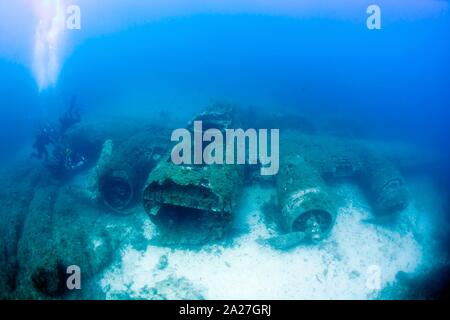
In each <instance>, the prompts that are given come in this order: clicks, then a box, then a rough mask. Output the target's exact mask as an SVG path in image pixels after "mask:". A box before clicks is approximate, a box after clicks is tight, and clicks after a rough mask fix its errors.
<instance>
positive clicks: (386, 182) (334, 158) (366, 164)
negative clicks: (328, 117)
mask: <svg viewBox="0 0 450 320" xmlns="http://www.w3.org/2000/svg"><path fill="white" fill-rule="evenodd" d="M284 138H285V139H284V145H285V148H287V149H289V150H295V153H296V154H297V155H299V156H300V157H302V158H303V159H304V160H305V162H306V163H308V164H309V165H310V166H311V167H312V168H313V169H314V170H317V171H318V172H319V173H320V175H321V176H322V177H323V178H324V179H325V181H326V182H332V181H336V180H339V179H347V180H350V181H353V182H354V183H356V184H358V185H359V186H360V187H361V188H362V189H363V191H364V192H365V193H366V195H367V198H368V200H369V202H370V203H371V205H372V207H373V208H374V214H375V215H377V216H384V215H393V214H395V213H398V212H400V211H401V210H403V209H404V208H405V207H406V206H407V205H408V194H407V190H406V186H405V183H404V179H403V177H402V174H401V173H400V171H399V170H398V169H397V168H396V167H395V166H394V165H393V164H392V162H390V161H389V160H387V159H386V158H385V157H383V156H382V155H380V154H379V153H377V152H376V151H375V150H374V149H373V148H371V147H370V146H369V145H367V144H365V143H364V142H362V141H359V140H353V139H347V138H335V137H329V136H321V135H315V136H311V135H302V134H300V133H296V132H295V131H291V132H289V131H288V132H286V133H285V135H284ZM282 152H283V151H282Z"/></svg>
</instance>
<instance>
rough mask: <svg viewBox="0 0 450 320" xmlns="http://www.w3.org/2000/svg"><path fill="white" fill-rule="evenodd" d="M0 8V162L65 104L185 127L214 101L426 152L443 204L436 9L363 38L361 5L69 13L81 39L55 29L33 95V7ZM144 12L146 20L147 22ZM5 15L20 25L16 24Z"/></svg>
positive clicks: (385, 15) (448, 103)
mask: <svg viewBox="0 0 450 320" xmlns="http://www.w3.org/2000/svg"><path fill="white" fill-rule="evenodd" d="M2 2H4V4H2V5H1V7H0V9H2V11H1V12H0V20H2V22H1V23H0V27H1V29H0V155H1V158H2V159H3V160H6V159H11V158H13V157H14V156H15V155H17V154H19V153H23V152H25V153H27V152H28V151H31V144H32V142H33V138H34V135H35V133H36V130H37V129H38V128H39V125H40V124H42V123H46V122H51V121H56V120H57V118H58V117H59V116H60V115H61V114H62V113H63V112H64V111H65V110H66V108H67V105H68V103H69V100H70V97H71V96H72V95H76V96H77V98H78V101H79V104H80V106H81V108H82V113H83V117H86V118H89V117H91V118H95V117H100V116H102V117H104V116H105V114H115V113H118V114H120V113H132V114H139V113H145V114H152V113H158V112H160V111H161V110H164V111H166V112H168V113H169V114H170V115H171V116H173V117H175V118H180V119H182V120H183V121H184V120H187V119H189V118H190V117H191V116H192V115H194V114H195V113H196V112H198V111H199V110H202V109H203V108H204V107H205V106H206V105H208V103H210V102H212V101H220V100H226V101H230V102H233V103H236V104H238V105H242V106H246V107H250V106H252V107H256V108H257V109H258V108H261V110H270V111H277V112H295V113H298V114H302V115H307V116H308V117H309V118H312V119H316V120H319V121H321V119H325V118H327V117H339V118H342V119H345V120H346V121H348V123H355V124H357V125H358V126H359V127H360V128H361V129H362V131H363V132H364V135H363V136H364V137H369V138H372V139H375V140H377V139H385V140H392V141H394V140H395V141H397V140H402V141H405V142H410V143H417V144H419V145H421V146H423V147H426V148H428V147H431V148H433V149H435V150H437V152H436V157H439V159H436V162H435V163H438V165H436V167H435V168H429V169H430V171H429V172H430V176H431V175H432V176H433V177H436V176H438V177H439V179H437V180H438V184H439V186H440V187H442V186H444V187H442V188H443V189H442V190H444V191H443V192H446V191H445V189H446V187H447V186H449V185H450V178H449V177H450V174H449V170H448V160H449V159H448V158H449V157H448V150H449V147H450V90H449V88H450V87H449V83H450V41H449V30H450V10H449V8H448V3H447V2H445V1H432V0H429V1H416V2H415V1H413V2H412V3H411V4H409V5H406V3H405V4H404V6H405V7H404V8H403V7H402V6H401V5H398V6H390V5H388V4H386V10H383V11H382V29H381V30H368V29H367V27H366V18H367V14H366V13H365V8H366V7H367V5H368V4H369V2H367V1H366V2H367V3H358V4H356V3H355V4H354V5H352V4H347V5H346V6H342V8H341V9H340V10H337V12H336V13H335V14H334V13H333V10H330V9H329V8H327V5H325V4H322V3H321V2H320V3H318V4H317V5H312V6H313V9H311V10H309V11H308V14H302V9H297V10H293V12H290V10H289V9H286V8H285V3H284V1H280V4H279V8H278V7H277V6H276V5H273V6H271V7H270V8H269V9H264V10H258V9H255V10H252V9H249V10H246V8H247V5H248V3H251V2H252V1H249V2H245V3H246V4H247V5H246V4H239V3H238V2H232V3H231V4H230V5H229V6H224V8H225V9H223V10H222V9H220V8H221V7H220V6H218V7H219V9H215V10H210V9H208V8H209V7H208V6H207V5H206V4H204V3H203V4H202V2H200V4H196V5H194V4H192V6H191V5H190V3H189V1H186V3H185V5H184V6H183V7H182V8H181V9H177V10H174V12H173V13H172V12H171V11H170V10H167V12H166V11H164V14H161V16H160V17H159V16H158V14H154V12H152V10H154V9H152V8H153V7H152V6H151V5H149V6H148V8H147V6H146V5H145V4H140V5H138V2H136V1H131V2H130V4H129V5H128V6H127V5H126V4H125V3H126V1H125V0H123V1H117V2H116V3H115V4H106V3H102V2H100V3H99V4H98V6H97V7H95V6H88V7H87V9H86V11H83V4H85V1H84V2H83V1H80V6H81V9H82V13H83V16H82V28H81V30H75V31H65V32H66V34H65V39H64V41H63V45H62V49H61V52H60V57H61V59H60V72H59V75H58V79H57V82H56V84H55V85H54V86H53V87H52V86H50V87H49V88H45V89H43V90H39V88H38V84H37V81H36V73H35V72H34V71H33V63H32V60H33V58H32V56H33V45H34V44H33V41H34V39H33V37H34V30H35V29H34V28H35V22H36V18H35V17H34V16H33V13H32V8H31V6H27V5H24V4H23V3H22V2H21V1H19V2H16V1H14V0H6V1H2ZM255 2H256V3H257V2H258V1H255ZM74 3H77V1H74ZM332 3H333V6H335V5H336V4H335V2H332ZM384 4H385V3H381V4H380V5H381V7H382V9H383V8H384V7H383V5H384ZM114 5H117V6H118V8H116V9H114V8H111V6H112V7H114ZM202 5H204V6H205V9H204V10H203V9H202ZM338 7H339V6H338ZM192 8H195V10H191V9H192ZM250 8H251V6H250ZM423 8H434V9H433V10H430V11H429V10H423ZM278 9H280V10H278ZM147 12H148V16H149V17H153V15H156V16H157V18H154V19H153V18H151V19H149V20H148V21H146V13H147ZM122 14H123V16H124V18H123V19H121V15H122ZM16 16H19V17H27V18H29V19H27V20H24V22H23V25H21V24H20V23H19V21H13V18H14V17H16ZM125 17H126V18H125ZM134 17H135V19H134ZM117 21H119V22H117ZM257 109H256V110H257ZM24 150H25V151H24ZM446 194H447V195H448V191H447V193H446ZM445 196H446V195H445V193H444V194H443V197H444V198H445Z"/></svg>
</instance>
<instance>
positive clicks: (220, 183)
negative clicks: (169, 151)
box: [143, 106, 244, 245]
mask: <svg viewBox="0 0 450 320" xmlns="http://www.w3.org/2000/svg"><path fill="white" fill-rule="evenodd" d="M233 117H234V115H233V113H232V110H231V109H230V108H227V107H225V106H219V107H218V106H215V107H214V108H212V109H210V110H208V111H206V112H204V113H202V114H200V115H199V116H198V117H196V118H195V119H194V121H198V120H201V121H202V122H203V127H204V128H205V130H206V129H209V128H216V129H219V130H221V131H223V130H225V129H227V128H232V127H233V123H234V118H233ZM187 128H188V130H190V131H191V132H193V126H192V124H189V125H188V127H187ZM243 179H244V167H243V166H242V165H227V164H212V165H201V164H180V165H176V164H174V163H173V162H172V161H171V158H170V156H169V155H167V156H166V157H164V158H163V159H162V160H161V161H160V162H159V164H158V165H157V166H156V168H155V169H154V170H153V171H152V172H151V173H150V175H149V178H148V181H147V185H146V188H145V190H144V194H143V203H144V208H145V210H146V211H147V213H148V214H149V216H150V219H151V220H152V221H153V222H154V223H155V224H156V225H157V226H158V227H159V228H160V230H161V231H162V233H163V234H164V235H165V236H167V237H166V241H173V242H176V243H177V244H192V245H195V244H201V243H204V242H206V241H211V240H217V239H219V238H221V237H223V235H224V234H225V233H226V232H227V230H228V228H229V227H230V222H231V219H232V214H233V212H234V210H235V209H236V205H237V201H238V199H239V194H240V190H241V188H242V185H243ZM168 238H170V239H168Z"/></svg>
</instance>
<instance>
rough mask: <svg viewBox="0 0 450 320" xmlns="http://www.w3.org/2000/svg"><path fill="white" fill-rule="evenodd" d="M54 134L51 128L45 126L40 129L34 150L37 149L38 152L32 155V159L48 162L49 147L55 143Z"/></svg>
mask: <svg viewBox="0 0 450 320" xmlns="http://www.w3.org/2000/svg"><path fill="white" fill-rule="evenodd" d="M53 134H54V130H53V129H52V128H51V127H50V126H49V125H45V126H42V127H41V128H40V129H39V132H38V133H37V135H36V137H35V140H34V144H33V148H34V149H36V152H33V153H32V154H31V157H32V158H37V159H42V158H44V160H45V161H48V150H47V146H48V145H49V144H51V143H53V138H52V135H53Z"/></svg>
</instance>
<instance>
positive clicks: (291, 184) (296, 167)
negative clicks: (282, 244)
mask: <svg viewBox="0 0 450 320" xmlns="http://www.w3.org/2000/svg"><path fill="white" fill-rule="evenodd" d="M277 192H278V201H279V204H280V210H281V213H280V217H279V223H280V225H281V227H282V229H283V231H284V232H285V233H293V232H302V233H304V235H305V237H306V239H305V240H307V241H318V240H321V239H322V238H324V237H325V236H326V235H327V234H328V232H329V231H330V230H331V228H332V226H333V223H334V219H335V216H336V211H337V209H336V207H335V205H334V204H333V201H332V199H331V197H330V195H329V191H328V187H327V185H326V184H325V182H324V180H323V178H322V176H321V174H320V172H319V171H318V170H316V169H315V168H313V167H312V166H311V165H309V164H308V163H307V162H306V161H305V160H304V159H303V158H301V157H300V156H298V155H289V156H286V157H284V158H283V160H282V162H281V165H280V171H279V172H278V176H277Z"/></svg>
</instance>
